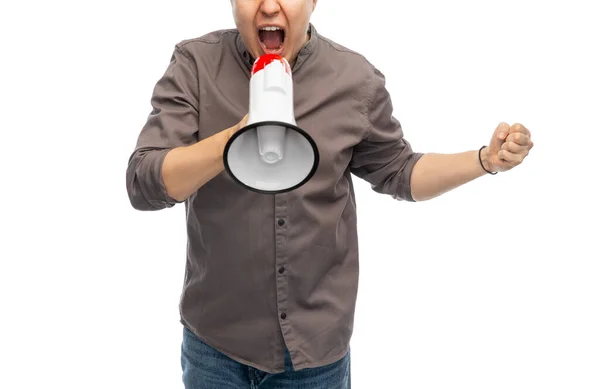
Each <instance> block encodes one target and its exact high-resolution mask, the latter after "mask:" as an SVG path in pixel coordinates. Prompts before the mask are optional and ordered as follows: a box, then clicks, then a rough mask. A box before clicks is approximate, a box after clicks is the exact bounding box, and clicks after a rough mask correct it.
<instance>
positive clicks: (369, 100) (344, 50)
mask: <svg viewBox="0 0 600 389" xmlns="http://www.w3.org/2000/svg"><path fill="white" fill-rule="evenodd" d="M318 38H319V39H320V40H321V41H323V42H325V43H326V44H327V45H329V46H330V47H331V48H332V49H333V50H335V51H337V52H339V53H348V54H352V55H355V56H357V57H359V58H360V59H361V60H362V61H363V63H364V64H365V65H366V66H367V67H369V68H370V63H369V61H367V59H366V58H365V56H364V55H362V54H360V53H357V52H356V51H354V50H350V49H348V48H340V47H336V46H335V45H334V44H333V43H332V42H330V41H329V40H328V39H326V38H323V37H322V36H320V35H318ZM372 76H373V75H372V74H371V78H370V79H369V81H370V80H372V79H373V77H372ZM368 84H370V82H368ZM374 96H375V89H374V88H373V90H372V91H371V93H370V94H369V95H367V101H366V102H365V111H364V112H362V116H363V117H364V118H365V121H366V124H367V131H366V134H365V135H364V136H363V139H366V138H368V137H369V136H371V126H372V124H371V119H370V118H369V110H370V109H371V103H372V101H373V97H374Z"/></svg>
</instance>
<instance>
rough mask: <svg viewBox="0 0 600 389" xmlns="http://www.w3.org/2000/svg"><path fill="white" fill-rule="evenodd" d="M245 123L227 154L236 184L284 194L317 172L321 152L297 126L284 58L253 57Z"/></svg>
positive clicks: (230, 144) (226, 163)
mask: <svg viewBox="0 0 600 389" xmlns="http://www.w3.org/2000/svg"><path fill="white" fill-rule="evenodd" d="M247 123H248V124H247V125H246V126H245V127H244V128H241V129H240V130H238V131H237V132H236V133H235V134H234V135H233V136H232V137H231V139H229V141H228V142H227V144H226V145H225V150H224V152H223V163H224V165H225V170H226V171H227V173H228V174H229V175H230V176H231V177H232V178H233V179H234V180H235V181H236V182H238V183H239V184H241V185H243V186H244V187H246V188H247V189H250V190H253V191H255V192H259V193H283V192H287V191H291V190H293V189H296V188H298V187H300V186H301V185H303V184H305V183H306V182H307V181H308V180H309V179H310V178H311V177H312V176H313V175H314V174H315V171H316V170H317V166H318V164H319V152H318V150H317V145H316V144H315V142H314V140H313V139H312V138H311V136H310V135H308V134H307V133H306V132H305V131H304V130H302V129H301V128H298V127H297V126H296V119H295V118H294V94H293V83H292V71H291V69H290V65H289V64H288V62H287V61H286V59H285V58H283V57H281V56H279V55H275V54H266V55H263V56H261V57H259V58H257V59H256V61H254V65H253V66H252V74H251V77H250V110H249V112H248V122H247Z"/></svg>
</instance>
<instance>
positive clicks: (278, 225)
mask: <svg viewBox="0 0 600 389" xmlns="http://www.w3.org/2000/svg"><path fill="white" fill-rule="evenodd" d="M274 205H275V266H276V267H275V269H277V271H278V273H279V276H278V277H276V280H275V282H276V290H277V310H278V314H279V319H280V320H281V321H280V326H281V330H282V334H283V336H284V337H285V338H287V334H289V332H290V328H289V325H288V323H287V322H285V321H283V320H285V318H286V317H287V308H288V307H287V301H288V283H287V277H285V276H284V275H283V274H284V272H285V266H286V264H287V260H288V253H287V239H288V237H287V232H288V225H287V222H288V221H289V220H288V215H287V194H285V193H284V194H277V195H275V200H274ZM288 341H289V339H288Z"/></svg>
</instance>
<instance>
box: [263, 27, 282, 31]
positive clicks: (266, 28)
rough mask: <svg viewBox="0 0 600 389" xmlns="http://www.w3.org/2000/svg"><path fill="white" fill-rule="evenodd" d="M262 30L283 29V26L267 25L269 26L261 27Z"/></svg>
mask: <svg viewBox="0 0 600 389" xmlns="http://www.w3.org/2000/svg"><path fill="white" fill-rule="evenodd" d="M261 30H264V31H277V30H281V28H279V27H274V26H267V27H263V28H261Z"/></svg>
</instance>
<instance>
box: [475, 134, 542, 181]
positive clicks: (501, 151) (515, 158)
mask: <svg viewBox="0 0 600 389" xmlns="http://www.w3.org/2000/svg"><path fill="white" fill-rule="evenodd" d="M532 147H533V142H532V141H531V133H530V132H529V130H528V129H527V128H525V126H523V125H522V124H520V123H515V124H513V125H512V126H509V125H508V124H507V123H500V124H499V125H498V127H496V130H495V131H494V135H493V136H492V139H491V141H490V144H489V146H488V147H486V148H485V149H483V150H482V151H481V160H482V162H483V166H485V168H486V169H487V170H489V171H491V172H503V171H507V170H510V169H512V168H513V167H515V166H517V165H520V164H521V163H522V162H523V160H524V159H525V157H527V155H528V154H529V150H531V148H532Z"/></svg>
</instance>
